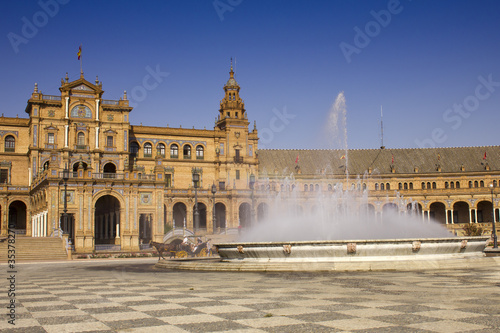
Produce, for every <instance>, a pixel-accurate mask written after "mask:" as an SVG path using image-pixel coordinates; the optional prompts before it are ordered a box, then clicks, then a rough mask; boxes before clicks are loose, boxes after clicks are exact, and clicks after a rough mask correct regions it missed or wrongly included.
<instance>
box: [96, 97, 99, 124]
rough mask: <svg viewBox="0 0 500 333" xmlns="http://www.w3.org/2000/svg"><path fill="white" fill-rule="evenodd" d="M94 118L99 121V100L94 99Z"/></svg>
mask: <svg viewBox="0 0 500 333" xmlns="http://www.w3.org/2000/svg"><path fill="white" fill-rule="evenodd" d="M95 120H97V121H99V100H98V99H96V100H95Z"/></svg>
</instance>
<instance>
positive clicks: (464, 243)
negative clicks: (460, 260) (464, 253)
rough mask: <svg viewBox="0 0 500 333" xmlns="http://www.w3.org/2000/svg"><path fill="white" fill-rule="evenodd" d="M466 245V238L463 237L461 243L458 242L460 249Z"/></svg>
mask: <svg viewBox="0 0 500 333" xmlns="http://www.w3.org/2000/svg"><path fill="white" fill-rule="evenodd" d="M466 247H467V239H464V240H463V241H462V243H460V249H461V250H463V249H465V248H466Z"/></svg>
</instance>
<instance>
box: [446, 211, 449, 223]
mask: <svg viewBox="0 0 500 333" xmlns="http://www.w3.org/2000/svg"><path fill="white" fill-rule="evenodd" d="M448 211H449V210H448V209H445V215H446V224H448Z"/></svg>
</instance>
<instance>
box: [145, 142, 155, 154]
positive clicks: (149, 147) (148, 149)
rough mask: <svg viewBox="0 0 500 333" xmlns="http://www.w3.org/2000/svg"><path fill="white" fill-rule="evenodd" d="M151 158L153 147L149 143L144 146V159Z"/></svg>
mask: <svg viewBox="0 0 500 333" xmlns="http://www.w3.org/2000/svg"><path fill="white" fill-rule="evenodd" d="M151 156H153V145H152V144H151V143H149V142H146V143H145V144H144V157H151Z"/></svg>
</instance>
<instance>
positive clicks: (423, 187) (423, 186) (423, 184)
mask: <svg viewBox="0 0 500 333" xmlns="http://www.w3.org/2000/svg"><path fill="white" fill-rule="evenodd" d="M422 190H425V183H424V182H422Z"/></svg>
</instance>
